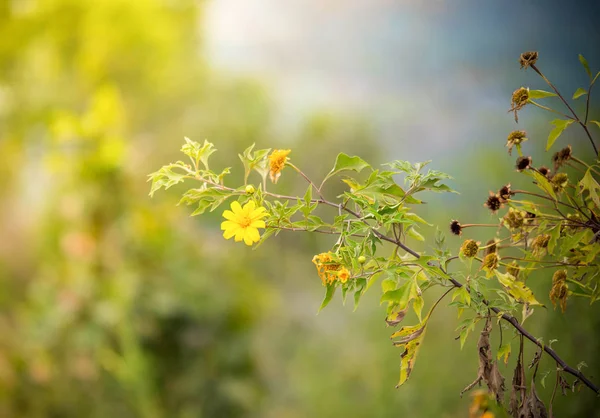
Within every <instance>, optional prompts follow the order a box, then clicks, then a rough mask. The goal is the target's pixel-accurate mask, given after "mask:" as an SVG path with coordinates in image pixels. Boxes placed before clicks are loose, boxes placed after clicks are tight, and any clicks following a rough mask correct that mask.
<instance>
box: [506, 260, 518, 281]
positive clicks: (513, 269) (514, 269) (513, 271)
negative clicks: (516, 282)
mask: <svg viewBox="0 0 600 418" xmlns="http://www.w3.org/2000/svg"><path fill="white" fill-rule="evenodd" d="M520 271H521V268H520V267H519V264H518V263H517V262H516V261H513V262H512V263H510V265H509V266H508V267H506V272H507V273H508V274H510V275H512V276H513V277H514V278H517V277H519V272H520Z"/></svg>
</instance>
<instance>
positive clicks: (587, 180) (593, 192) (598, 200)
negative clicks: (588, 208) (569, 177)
mask: <svg viewBox="0 0 600 418" xmlns="http://www.w3.org/2000/svg"><path fill="white" fill-rule="evenodd" d="M586 190H587V192H588V193H589V194H590V198H591V199H592V200H593V201H594V203H595V204H596V207H600V197H599V196H598V193H600V185H599V184H598V182H597V181H596V179H594V177H593V176H592V169H591V168H588V170H587V171H586V173H585V176H583V178H582V179H581V181H580V182H579V193H580V194H581V193H583V192H584V191H586Z"/></svg>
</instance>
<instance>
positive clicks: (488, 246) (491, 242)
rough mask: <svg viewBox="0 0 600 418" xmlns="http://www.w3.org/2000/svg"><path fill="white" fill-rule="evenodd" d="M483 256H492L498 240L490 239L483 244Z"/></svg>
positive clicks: (496, 248) (495, 250)
mask: <svg viewBox="0 0 600 418" xmlns="http://www.w3.org/2000/svg"><path fill="white" fill-rule="evenodd" d="M485 247H486V248H485V255H488V254H492V253H495V252H497V251H498V240H497V239H496V238H492V239H491V240H489V241H488V242H486V243H485Z"/></svg>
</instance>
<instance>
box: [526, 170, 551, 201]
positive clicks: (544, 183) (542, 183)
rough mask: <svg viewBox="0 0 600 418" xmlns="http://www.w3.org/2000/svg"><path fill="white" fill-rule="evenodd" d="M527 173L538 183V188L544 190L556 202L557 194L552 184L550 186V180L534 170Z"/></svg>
mask: <svg viewBox="0 0 600 418" xmlns="http://www.w3.org/2000/svg"><path fill="white" fill-rule="evenodd" d="M526 173H528V174H530V175H531V176H533V178H534V179H535V181H536V184H537V186H538V187H539V188H540V189H542V190H543V191H544V192H545V193H546V194H548V195H549V196H550V197H552V199H554V200H556V193H554V188H553V187H552V184H550V182H549V181H548V179H547V178H546V177H544V176H542V175H541V174H540V173H538V172H537V171H533V170H528V171H526Z"/></svg>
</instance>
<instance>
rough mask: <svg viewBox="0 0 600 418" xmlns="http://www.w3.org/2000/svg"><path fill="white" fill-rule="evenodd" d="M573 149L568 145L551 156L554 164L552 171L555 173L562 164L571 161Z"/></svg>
mask: <svg viewBox="0 0 600 418" xmlns="http://www.w3.org/2000/svg"><path fill="white" fill-rule="evenodd" d="M572 154H573V149H572V148H571V146H570V145H568V146H566V147H564V148H563V149H561V150H560V151H557V152H555V153H554V155H553V156H552V163H554V171H557V170H558V169H559V168H560V167H562V166H563V164H564V163H566V162H567V161H569V160H570V159H571V156H572Z"/></svg>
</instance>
